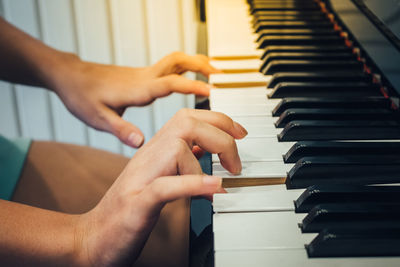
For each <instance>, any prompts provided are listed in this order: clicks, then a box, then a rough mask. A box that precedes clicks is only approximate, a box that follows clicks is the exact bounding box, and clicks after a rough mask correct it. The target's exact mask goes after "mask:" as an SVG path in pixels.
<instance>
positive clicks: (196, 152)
mask: <svg viewBox="0 0 400 267" xmlns="http://www.w3.org/2000/svg"><path fill="white" fill-rule="evenodd" d="M192 153H193V155H194V156H195V157H196V159H200V158H201V157H202V156H203V155H204V153H205V151H204V150H203V149H201V147H199V146H193V148H192Z"/></svg>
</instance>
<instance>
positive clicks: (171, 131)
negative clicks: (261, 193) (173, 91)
mask: <svg viewBox="0 0 400 267" xmlns="http://www.w3.org/2000/svg"><path fill="white" fill-rule="evenodd" d="M246 134H247V132H246V130H245V129H244V128H243V127H242V126H240V125H239V124H238V123H236V122H233V121H232V120H231V119H230V118H229V117H227V116H225V115H223V114H222V113H217V112H211V111H204V110H189V109H183V110H181V111H179V112H178V113H177V114H176V115H175V116H174V117H173V118H172V119H171V120H170V121H169V122H168V123H167V124H166V125H165V126H164V127H163V128H162V129H161V130H160V131H159V132H158V133H157V134H156V136H155V137H154V138H152V139H151V140H150V141H149V142H148V143H147V144H145V145H144V146H143V147H142V148H141V149H139V150H138V152H137V153H136V154H135V156H134V157H133V158H132V160H131V161H130V162H129V163H128V165H127V167H126V168H125V169H124V171H123V172H122V173H121V175H120V176H119V177H118V179H117V180H116V182H115V183H114V184H113V186H112V187H111V188H110V190H109V191H108V192H107V193H106V195H105V196H104V198H103V199H102V200H101V201H100V203H99V204H98V206H96V207H95V208H94V209H93V210H92V211H90V212H88V213H86V214H84V215H82V217H81V222H80V223H79V224H78V225H79V227H78V231H77V233H78V234H77V235H78V237H77V238H76V239H77V240H81V242H80V245H79V246H80V249H79V251H80V252H81V254H80V260H81V262H85V264H83V265H86V263H87V262H90V264H92V265H93V266H130V265H131V264H132V263H133V262H134V261H135V259H137V257H138V256H139V254H140V251H141V249H142V248H143V246H144V244H145V242H146V240H147V238H148V236H149V234H150V232H151V230H152V228H153V227H154V225H155V223H156V222H157V219H158V216H159V214H160V211H161V209H162V208H163V206H164V205H165V203H167V202H170V201H173V200H176V199H178V198H183V197H191V196H205V197H208V198H211V197H212V194H214V193H216V192H221V190H222V188H221V184H222V179H221V178H219V177H213V176H207V175H204V174H203V173H202V170H201V167H200V164H199V162H198V161H197V159H196V157H195V156H194V154H193V153H192V149H193V146H195V145H197V146H199V147H200V148H201V149H203V150H206V151H210V152H212V153H217V154H218V155H219V157H220V160H221V163H222V165H223V166H224V167H225V168H227V169H228V170H229V171H230V172H232V173H239V172H240V171H241V163H240V158H239V155H238V152H237V147H236V143H235V139H240V138H243V137H244V136H245V135H246ZM176 175H178V176H176Z"/></svg>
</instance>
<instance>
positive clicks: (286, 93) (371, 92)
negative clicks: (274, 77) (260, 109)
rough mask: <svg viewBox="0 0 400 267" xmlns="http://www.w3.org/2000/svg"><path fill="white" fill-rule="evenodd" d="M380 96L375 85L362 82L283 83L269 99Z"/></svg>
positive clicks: (276, 87)
mask: <svg viewBox="0 0 400 267" xmlns="http://www.w3.org/2000/svg"><path fill="white" fill-rule="evenodd" d="M368 96H382V93H381V92H380V88H379V86H378V85H377V84H372V83H364V82H283V83H278V84H277V85H276V86H275V87H274V89H273V90H272V92H271V93H270V94H268V97H269V98H283V97H343V98H345V97H368Z"/></svg>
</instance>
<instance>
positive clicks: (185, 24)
mask: <svg viewBox="0 0 400 267" xmlns="http://www.w3.org/2000/svg"><path fill="white" fill-rule="evenodd" d="M179 2H180V3H179V9H180V10H179V11H180V13H181V16H182V23H181V32H182V33H183V34H181V36H182V42H183V50H184V51H185V53H187V54H189V55H194V54H196V52H197V51H196V50H197V49H196V47H197V20H196V13H195V12H196V9H195V1H194V0H193V1H186V0H179ZM186 77H187V78H189V79H195V78H196V75H195V74H193V73H188V74H186ZM194 102H195V97H194V95H187V96H186V106H187V107H189V108H194Z"/></svg>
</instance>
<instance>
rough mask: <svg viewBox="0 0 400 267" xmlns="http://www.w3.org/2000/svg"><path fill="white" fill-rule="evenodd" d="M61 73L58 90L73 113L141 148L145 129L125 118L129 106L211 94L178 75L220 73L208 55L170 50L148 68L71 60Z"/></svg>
mask: <svg viewBox="0 0 400 267" xmlns="http://www.w3.org/2000/svg"><path fill="white" fill-rule="evenodd" d="M68 59H69V60H68V64H65V65H66V69H65V70H64V71H59V72H58V73H59V74H58V77H57V79H56V82H55V84H54V86H53V87H54V91H55V92H56V93H57V94H58V95H59V97H60V98H61V100H62V101H63V102H64V104H65V106H66V107H67V108H68V110H69V111H71V112H72V114H74V115H75V116H76V117H78V118H79V119H81V120H82V121H84V122H85V123H86V124H88V125H90V126H92V127H93V128H95V129H97V130H101V131H106V132H109V133H112V134H113V135H115V136H116V137H118V138H119V139H120V140H121V141H122V142H123V143H125V144H127V145H129V146H131V147H140V146H141V145H142V144H143V142H144V136H143V133H142V132H141V131H140V129H139V128H138V127H136V126H135V125H133V124H131V123H129V122H127V121H125V120H123V119H122V118H121V117H122V115H123V113H124V111H125V109H126V108H127V107H130V106H144V105H147V104H149V103H151V102H153V101H154V100H155V99H156V98H159V97H164V96H167V95H169V94H171V93H173V92H178V93H183V94H196V95H201V96H208V95H209V90H210V86H209V85H208V84H206V83H204V82H201V81H193V80H189V79H187V78H185V77H183V76H181V75H180V74H183V73H185V72H186V71H193V72H199V73H201V74H203V75H205V76H208V75H209V74H211V73H215V72H219V71H218V70H217V69H215V68H213V67H212V66H211V65H210V64H209V63H208V61H209V59H208V57H206V56H204V55H195V56H189V55H186V54H184V53H181V52H175V53H172V54H170V55H168V56H166V57H164V58H163V59H161V60H160V61H159V62H157V63H156V64H154V65H152V66H150V67H145V68H131V67H121V66H115V65H104V64H95V63H89V62H83V61H80V60H77V59H76V58H75V60H70V58H68Z"/></svg>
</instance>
